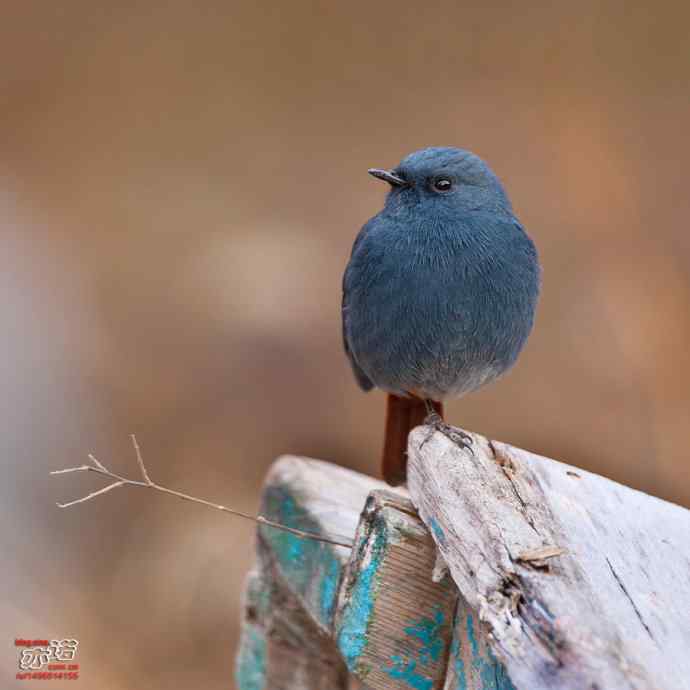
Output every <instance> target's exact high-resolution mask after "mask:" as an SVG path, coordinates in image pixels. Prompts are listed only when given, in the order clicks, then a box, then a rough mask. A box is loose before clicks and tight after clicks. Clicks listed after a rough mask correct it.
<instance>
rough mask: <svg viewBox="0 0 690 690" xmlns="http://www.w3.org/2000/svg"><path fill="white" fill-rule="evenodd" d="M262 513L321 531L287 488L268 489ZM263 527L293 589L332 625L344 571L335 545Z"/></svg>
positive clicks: (284, 521)
mask: <svg viewBox="0 0 690 690" xmlns="http://www.w3.org/2000/svg"><path fill="white" fill-rule="evenodd" d="M262 514H263V515H264V516H265V517H267V518H269V519H270V520H274V521H276V522H280V523H281V524H284V525H287V526H288V527H295V528H296V529H301V530H304V531H307V532H314V533H317V534H318V533H319V532H320V527H319V524H318V522H317V521H316V520H314V519H313V518H312V517H311V516H310V515H309V513H307V511H305V510H304V509H303V508H302V507H301V506H300V505H299V502H298V501H297V500H296V499H295V497H294V496H293V495H292V494H291V493H290V492H289V491H288V490H287V489H286V488H284V487H271V488H269V489H268V490H267V491H266V493H265V494H264V500H263V505H262ZM260 529H261V534H262V535H263V537H264V539H266V541H267V542H268V543H269V545H270V547H271V550H272V551H273V553H274V554H275V556H276V558H277V561H278V564H279V567H280V570H281V572H282V574H283V575H284V576H285V578H286V579H287V580H288V582H289V583H290V586H291V588H292V589H293V590H294V591H295V592H297V594H299V595H300V596H301V597H302V598H303V599H304V600H305V601H306V602H307V604H308V605H309V608H310V610H311V611H312V613H313V614H314V615H315V616H317V617H318V619H319V621H320V622H321V623H322V624H323V625H324V627H329V626H330V625H331V624H332V622H333V613H334V611H335V604H336V595H337V592H338V583H339V580H340V574H341V570H342V564H341V562H340V560H339V559H338V558H337V557H336V555H335V552H334V548H335V547H333V546H331V545H329V544H326V543H324V542H319V541H315V540H313V539H307V538H304V537H299V536H298V535H296V534H291V533H290V532H285V531H284V530H278V529H275V528H272V527H267V526H265V525H262V526H261V528H260Z"/></svg>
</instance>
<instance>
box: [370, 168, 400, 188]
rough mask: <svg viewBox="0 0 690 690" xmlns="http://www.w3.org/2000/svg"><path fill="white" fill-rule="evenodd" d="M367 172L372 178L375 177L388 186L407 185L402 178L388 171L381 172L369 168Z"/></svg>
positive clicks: (379, 169) (378, 169) (377, 169)
mask: <svg viewBox="0 0 690 690" xmlns="http://www.w3.org/2000/svg"><path fill="white" fill-rule="evenodd" d="M367 172H368V173H369V174H370V175H371V176H372V177H376V178H377V179H379V180H383V181H384V182H388V184H389V185H392V186H393V187H407V186H408V183H407V182H406V181H405V180H403V179H402V177H398V176H397V175H396V174H395V173H392V172H391V171H390V170H381V168H369V170H368V171H367Z"/></svg>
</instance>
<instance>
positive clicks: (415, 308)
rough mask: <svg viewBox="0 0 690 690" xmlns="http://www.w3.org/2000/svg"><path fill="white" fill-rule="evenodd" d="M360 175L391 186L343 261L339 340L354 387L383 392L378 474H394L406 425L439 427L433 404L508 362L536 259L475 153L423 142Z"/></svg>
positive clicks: (518, 346)
mask: <svg viewBox="0 0 690 690" xmlns="http://www.w3.org/2000/svg"><path fill="white" fill-rule="evenodd" d="M369 173H370V174H371V175H373V176H374V177H376V178H378V179H380V180H383V181H385V182H387V183H388V184H389V185H390V191H389V192H388V195H387V197H386V202H385V205H384V207H383V210H382V211H381V212H380V213H378V214H376V215H375V216H374V217H373V218H371V220H369V221H368V222H367V223H366V225H364V227H363V228H362V229H361V231H360V233H359V235H358V236H357V239H356V240H355V243H354V246H353V248H352V255H351V257H350V261H349V263H348V265H347V268H346V270H345V276H344V278H343V302H342V319H343V340H344V345H345V352H346V354H347V356H348V358H349V360H350V363H351V365H352V369H353V371H354V375H355V378H356V379H357V383H358V384H359V386H360V387H361V388H362V389H363V390H365V391H368V390H371V389H372V388H374V387H377V388H380V389H381V390H383V391H386V392H387V393H388V394H389V395H388V403H387V421H386V439H385V443H384V457H383V475H384V477H385V479H386V480H387V481H388V482H389V483H391V484H400V483H402V482H404V481H405V474H406V446H407V435H408V433H409V431H410V430H411V429H412V428H413V427H414V426H416V425H418V424H421V423H422V422H423V421H424V420H425V419H426V420H427V423H434V424H435V425H436V426H437V427H438V428H441V429H442V430H445V431H446V432H448V431H449V430H451V429H452V428H451V427H448V426H447V425H445V424H443V423H442V402H443V401H444V400H445V399H447V398H452V397H459V396H462V395H465V394H466V393H469V392H471V391H473V390H476V389H477V388H480V387H481V386H484V385H485V384H487V383H490V382H491V381H494V380H495V379H497V378H498V377H499V376H501V375H502V374H504V373H505V372H506V371H508V369H510V367H511V366H512V365H513V364H514V363H515V360H516V359H517V357H518V355H519V354H520V351H521V350H522V348H523V346H524V345H525V342H526V341H527V337H528V336H529V334H530V331H531V330H532V325H533V322H534V314H535V310H536V306H537V301H538V297H539V287H540V275H541V269H540V265H539V258H538V255H537V251H536V249H535V246H534V243H533V242H532V240H531V239H530V238H529V236H528V235H527V233H526V232H525V229H524V228H523V227H522V225H521V224H520V222H519V221H518V220H517V218H516V217H515V215H514V213H513V209H512V206H511V204H510V201H509V199H508V195H507V194H506V192H505V190H504V189H503V186H502V185H501V182H500V181H499V179H498V178H497V177H496V175H495V174H494V173H493V172H492V171H491V169H490V168H489V167H488V165H487V164H486V163H485V162H484V161H483V160H482V159H481V158H479V157H478V156H476V155H474V154H472V153H470V152H469V151H464V150H462V149H457V148H450V147H439V148H427V149H423V150H420V151H416V152H414V153H412V154H410V155H409V156H407V157H406V158H404V159H403V160H402V161H401V162H400V164H399V165H398V166H397V167H395V168H394V169H392V170H380V169H377V168H375V169H371V170H369ZM454 434H455V438H456V440H457V439H458V438H459V439H460V441H461V442H463V443H465V444H466V443H468V442H469V437H468V436H467V435H466V434H464V433H463V432H460V431H459V430H455V432H454Z"/></svg>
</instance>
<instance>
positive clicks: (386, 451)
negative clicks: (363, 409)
mask: <svg viewBox="0 0 690 690" xmlns="http://www.w3.org/2000/svg"><path fill="white" fill-rule="evenodd" d="M432 404H433V406H434V409H435V410H436V412H438V414H440V415H441V417H443V405H442V404H441V403H437V402H433V403H432ZM426 416H427V411H426V406H425V405H424V401H423V400H420V399H419V398H400V397H398V396H397V395H390V394H389V395H388V403H387V406H386V436H385V439H384V443H383V463H382V472H383V478H384V479H385V480H386V481H387V482H388V483H389V484H390V485H391V486H399V485H400V484H404V483H405V481H406V479H407V437H408V435H409V433H410V431H412V429H414V428H415V427H416V426H419V425H420V424H423V423H424V419H425V418H426Z"/></svg>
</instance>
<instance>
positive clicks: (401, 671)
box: [384, 656, 433, 690]
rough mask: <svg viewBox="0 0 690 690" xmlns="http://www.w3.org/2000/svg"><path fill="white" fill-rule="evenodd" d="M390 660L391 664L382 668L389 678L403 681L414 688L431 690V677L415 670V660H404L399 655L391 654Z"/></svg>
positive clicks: (416, 689) (415, 689)
mask: <svg viewBox="0 0 690 690" xmlns="http://www.w3.org/2000/svg"><path fill="white" fill-rule="evenodd" d="M391 661H392V662H393V666H391V667H389V668H386V669H384V670H385V671H386V673H388V675H389V676H390V677H391V678H396V679H398V680H402V681H405V683H407V684H408V685H409V686H410V687H411V688H414V690H431V688H432V686H433V682H432V680H431V678H428V677H427V676H423V675H422V674H421V673H418V672H417V671H416V668H417V662H416V661H414V660H413V659H410V660H408V661H405V660H404V659H403V658H402V657H399V656H392V657H391Z"/></svg>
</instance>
